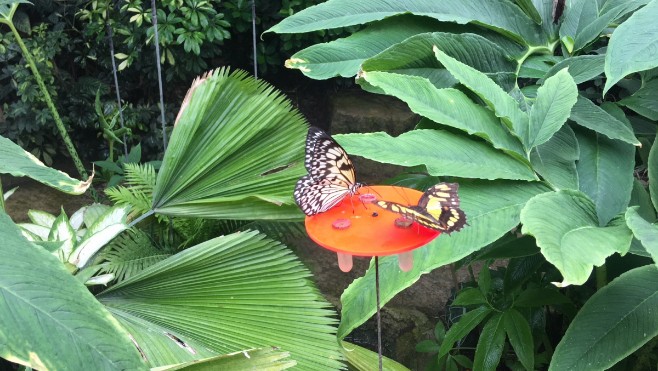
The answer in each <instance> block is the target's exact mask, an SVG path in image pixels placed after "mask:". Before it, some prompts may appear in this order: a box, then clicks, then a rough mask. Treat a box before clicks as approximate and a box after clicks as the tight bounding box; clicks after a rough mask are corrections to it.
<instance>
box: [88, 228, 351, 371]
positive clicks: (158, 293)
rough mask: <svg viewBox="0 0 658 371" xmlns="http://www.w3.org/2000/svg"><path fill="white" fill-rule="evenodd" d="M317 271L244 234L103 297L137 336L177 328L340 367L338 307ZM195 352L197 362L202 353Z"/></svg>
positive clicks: (227, 346)
mask: <svg viewBox="0 0 658 371" xmlns="http://www.w3.org/2000/svg"><path fill="white" fill-rule="evenodd" d="M309 276H310V272H309V271H308V270H306V269H305V268H304V267H303V265H302V264H301V263H300V262H299V261H298V260H297V258H296V257H295V256H294V255H293V254H292V253H291V252H290V250H288V248H286V247H285V246H284V245H282V244H280V243H278V242H276V241H273V240H271V239H268V238H266V237H265V236H263V235H262V234H258V233H257V232H251V231H249V232H239V233H234V234H231V235H227V236H222V237H218V238H215V239H212V240H209V241H206V242H204V243H201V244H198V245H196V246H193V247H190V248H188V249H186V250H184V251H182V252H180V253H178V254H176V255H174V256H172V257H170V258H168V259H166V260H164V261H161V262H159V263H156V264H154V265H152V266H150V267H148V268H146V269H144V270H143V271H142V272H140V273H137V274H136V275H134V276H132V277H130V278H128V279H127V280H125V281H123V282H122V283H119V284H117V285H115V286H113V287H112V288H110V289H108V290H106V291H105V292H103V293H102V294H100V295H99V297H98V298H99V300H100V301H101V302H102V303H103V304H105V305H106V306H107V308H108V309H109V310H110V312H111V313H113V314H114V315H115V316H116V317H117V319H118V320H120V321H121V322H122V323H124V324H126V327H127V328H131V331H136V332H139V334H134V335H133V336H134V337H135V338H136V339H137V338H146V337H147V335H145V334H144V332H148V333H149V334H159V335H158V336H159V337H160V338H162V336H165V335H164V334H163V333H164V332H169V333H171V334H175V336H176V338H178V339H179V340H180V341H181V342H182V343H184V344H197V345H196V347H197V348H198V347H202V348H207V349H209V350H210V351H212V352H215V353H217V354H227V353H232V352H236V351H240V350H243V349H249V348H258V347H264V346H276V347H278V348H281V349H282V350H284V351H287V352H290V354H291V358H292V359H293V360H295V361H297V365H298V367H299V368H300V369H302V370H331V369H340V368H341V367H342V364H341V362H340V359H341V355H340V351H339V349H338V343H337V340H336V328H335V324H336V320H335V319H334V316H335V312H334V311H333V310H331V309H329V304H328V303H327V302H326V301H324V300H323V299H322V298H321V296H320V295H319V294H318V292H317V289H315V288H314V286H313V285H312V284H311V283H310V281H309V280H308V277H309ZM136 323H141V325H140V326H136V325H135V324H136ZM150 324H152V325H150ZM169 341H172V340H171V339H170V340H169ZM179 345H180V343H179ZM142 349H143V351H144V352H145V353H146V356H147V359H148V360H149V362H150V365H151V366H161V365H165V364H167V363H170V361H171V360H170V359H164V358H163V357H161V356H160V354H161V352H160V351H156V350H153V349H152V347H147V346H143V347H142ZM195 350H197V349H195ZM188 353H189V357H190V359H194V357H197V356H196V354H200V352H199V351H197V353H196V354H192V353H191V352H188Z"/></svg>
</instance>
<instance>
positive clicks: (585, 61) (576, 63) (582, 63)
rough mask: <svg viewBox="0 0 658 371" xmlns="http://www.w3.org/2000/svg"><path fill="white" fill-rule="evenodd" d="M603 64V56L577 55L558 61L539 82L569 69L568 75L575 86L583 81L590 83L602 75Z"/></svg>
mask: <svg viewBox="0 0 658 371" xmlns="http://www.w3.org/2000/svg"><path fill="white" fill-rule="evenodd" d="M604 64H605V55H578V56H575V57H569V58H566V59H563V60H561V61H559V62H558V63H557V64H555V65H554V66H553V67H551V69H550V70H548V72H546V76H544V77H543V78H542V79H541V80H540V81H539V82H540V83H541V82H543V81H544V79H547V78H549V77H551V76H553V75H555V74H556V73H558V72H559V71H561V70H563V69H564V68H569V70H568V71H569V74H570V75H571V77H573V81H574V82H575V83H576V84H582V83H583V82H585V81H590V80H593V79H594V78H596V77H597V76H599V75H601V74H602V73H603V65H604Z"/></svg>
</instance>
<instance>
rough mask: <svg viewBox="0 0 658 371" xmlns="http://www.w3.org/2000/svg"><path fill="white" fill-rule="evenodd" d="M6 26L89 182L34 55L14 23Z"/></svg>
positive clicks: (75, 160)
mask: <svg viewBox="0 0 658 371" xmlns="http://www.w3.org/2000/svg"><path fill="white" fill-rule="evenodd" d="M6 24H7V25H8V26H9V28H10V29H11V32H12V33H13V34H14V37H15V38H16V42H17V43H18V45H19V46H20V48H21V51H22V52H23V57H24V58H25V60H26V61H27V64H28V65H29V66H30V69H31V70H32V73H33V74H34V78H35V79H36V80H37V84H38V85H39V89H41V93H42V94H43V98H44V99H45V100H46V104H47V105H48V108H49V109H50V113H51V114H52V115H53V119H54V120H55V124H56V125H57V129H58V130H59V133H60V135H61V136H62V139H63V140H64V145H65V146H66V149H67V150H68V151H69V154H70V155H71V159H73V163H74V164H75V167H76V169H77V170H78V173H80V176H82V179H83V180H87V178H89V174H87V170H85V167H84V166H83V165H82V161H80V157H79V156H78V152H77V151H76V150H75V147H74V146H73V142H71V138H70V137H69V134H68V132H67V131H66V127H65V126H64V123H63V122H62V119H61V118H60V117H59V113H58V112H57V108H55V104H54V103H53V100H52V99H51V98H50V94H49V93H48V89H46V85H45V84H44V82H43V79H42V78H41V74H39V70H37V65H36V63H35V62H34V59H32V54H30V52H29V51H28V50H27V47H26V46H25V44H24V43H23V39H21V35H20V34H19V33H18V30H16V27H14V24H13V23H12V22H7V23H6Z"/></svg>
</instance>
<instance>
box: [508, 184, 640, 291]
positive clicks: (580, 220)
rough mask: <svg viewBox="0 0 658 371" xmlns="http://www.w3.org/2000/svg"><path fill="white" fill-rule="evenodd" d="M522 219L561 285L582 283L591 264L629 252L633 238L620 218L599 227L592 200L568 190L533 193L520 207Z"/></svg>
mask: <svg viewBox="0 0 658 371" xmlns="http://www.w3.org/2000/svg"><path fill="white" fill-rule="evenodd" d="M521 222H522V223H523V228H522V232H523V233H524V234H530V235H532V236H534V237H535V239H536V240H537V246H539V247H540V248H541V252H542V254H543V255H544V257H545V258H546V260H548V261H549V262H550V263H551V264H553V265H555V267H557V268H558V269H559V270H560V273H562V276H563V277H564V282H563V284H564V285H567V284H583V283H585V281H587V278H588V277H589V276H590V274H591V272H592V268H593V266H594V265H596V266H600V265H602V264H603V263H604V262H605V259H606V258H607V257H608V256H610V255H612V254H613V253H616V252H617V253H620V254H622V255H623V254H625V253H626V252H628V249H629V248H630V244H631V239H632V233H631V231H630V230H629V229H628V227H627V226H626V224H625V223H624V221H623V219H622V218H617V219H614V220H613V221H612V222H611V223H610V224H609V225H607V226H605V227H600V226H599V220H598V218H597V217H596V210H595V205H594V203H593V202H592V201H591V200H590V199H589V198H587V196H585V195H584V194H583V193H581V192H577V191H571V190H562V191H558V192H548V193H544V194H540V195H537V196H535V197H533V198H532V199H530V200H529V201H528V203H527V204H526V205H525V207H524V208H523V210H522V211H521Z"/></svg>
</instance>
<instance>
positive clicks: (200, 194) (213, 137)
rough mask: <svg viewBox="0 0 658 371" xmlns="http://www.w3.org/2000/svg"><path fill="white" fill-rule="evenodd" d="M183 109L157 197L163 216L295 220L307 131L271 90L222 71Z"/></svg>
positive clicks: (197, 88)
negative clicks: (297, 184) (294, 197)
mask: <svg viewBox="0 0 658 371" xmlns="http://www.w3.org/2000/svg"><path fill="white" fill-rule="evenodd" d="M188 96H189V97H188V98H189V99H188V98H186V101H185V102H184V103H183V107H182V108H181V113H179V119H178V121H177V124H176V126H175V128H174V131H173V133H172V137H171V141H170V143H169V147H168V148H167V151H166V152H165V156H164V160H163V162H162V167H161V169H160V172H159V173H158V178H157V182H156V186H155V189H154V190H153V209H154V210H155V212H156V213H160V214H164V215H176V216H188V217H189V216H195V217H205V218H220V219H294V218H299V217H301V215H302V214H301V213H300V212H299V210H298V209H297V206H296V205H294V203H293V200H292V191H293V188H294V184H295V181H296V180H297V179H298V178H299V177H300V176H301V175H303V174H304V168H303V166H302V159H303V155H304V138H305V134H306V126H305V125H304V120H303V118H302V117H301V115H300V114H299V113H298V112H297V111H295V110H294V109H293V108H292V106H291V105H290V103H289V102H288V101H286V100H285V98H284V97H283V96H282V95H280V94H279V93H277V92H275V91H274V89H273V88H272V87H271V86H269V85H268V84H266V83H264V82H262V81H258V80H255V79H253V78H251V77H247V75H246V73H245V72H241V71H238V72H233V73H229V71H228V69H220V70H216V71H214V72H212V73H209V74H208V75H206V76H204V77H203V78H201V79H199V80H197V81H195V83H194V85H193V88H192V89H191V90H190V92H189V93H188Z"/></svg>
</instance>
